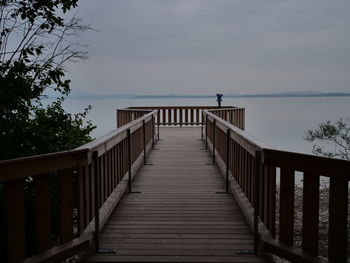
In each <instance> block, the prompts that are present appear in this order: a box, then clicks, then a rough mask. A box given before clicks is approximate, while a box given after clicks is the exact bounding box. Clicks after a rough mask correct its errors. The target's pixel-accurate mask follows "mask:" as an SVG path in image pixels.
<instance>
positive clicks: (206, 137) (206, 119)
mask: <svg viewBox="0 0 350 263" xmlns="http://www.w3.org/2000/svg"><path fill="white" fill-rule="evenodd" d="M205 149H208V115H207V114H205Z"/></svg>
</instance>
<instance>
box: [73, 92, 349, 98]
mask: <svg viewBox="0 0 350 263" xmlns="http://www.w3.org/2000/svg"><path fill="white" fill-rule="evenodd" d="M213 97H215V94H212V95H194V94H166V95H158V94H152V95H133V94H92V93H80V92H76V93H74V92H73V93H72V94H71V96H70V98H74V99H198V98H213ZM303 97H350V92H349V93H345V92H343V93H340V92H328V93H324V92H287V93H259V94H224V98H303Z"/></svg>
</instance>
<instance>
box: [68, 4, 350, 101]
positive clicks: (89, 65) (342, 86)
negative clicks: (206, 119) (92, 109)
mask: <svg viewBox="0 0 350 263" xmlns="http://www.w3.org/2000/svg"><path fill="white" fill-rule="evenodd" d="M349 14H350V1H349V0H343V1H342V0H332V1H330V0H178V1H177V0H99V1H97V0H81V1H80V2H79V11H78V16H79V17H81V18H82V19H83V22H84V23H85V24H91V26H92V27H94V28H96V29H98V30H99V32H95V31H91V32H86V33H84V34H83V36H82V37H81V42H82V43H86V44H89V48H88V51H89V59H88V60H87V61H85V62H80V63H76V64H73V65H69V70H70V75H69V77H70V78H71V79H72V80H73V83H72V85H71V87H72V89H73V90H74V92H82V91H83V92H90V93H100V94H125V93H128V94H170V93H171V94H215V93H217V92H222V93H224V94H227V93H247V94H252V93H270V92H289V91H321V92H350V85H349V84H350V15H349Z"/></svg>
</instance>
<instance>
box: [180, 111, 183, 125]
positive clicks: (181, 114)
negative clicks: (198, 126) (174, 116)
mask: <svg viewBox="0 0 350 263" xmlns="http://www.w3.org/2000/svg"><path fill="white" fill-rule="evenodd" d="M179 115H180V126H182V124H183V111H182V108H180V112H179Z"/></svg>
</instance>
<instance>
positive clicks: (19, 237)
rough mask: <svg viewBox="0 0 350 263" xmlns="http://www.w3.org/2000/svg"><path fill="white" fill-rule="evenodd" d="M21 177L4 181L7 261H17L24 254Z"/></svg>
mask: <svg viewBox="0 0 350 263" xmlns="http://www.w3.org/2000/svg"><path fill="white" fill-rule="evenodd" d="M23 187H24V182H23V179H18V180H13V181H10V182H7V183H6V193H5V196H6V200H7V231H8V232H7V246H8V250H7V251H8V255H7V257H8V261H9V262H19V261H21V260H23V259H24V258H25V255H26V237H25V221H24V220H25V216H24V189H23Z"/></svg>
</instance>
